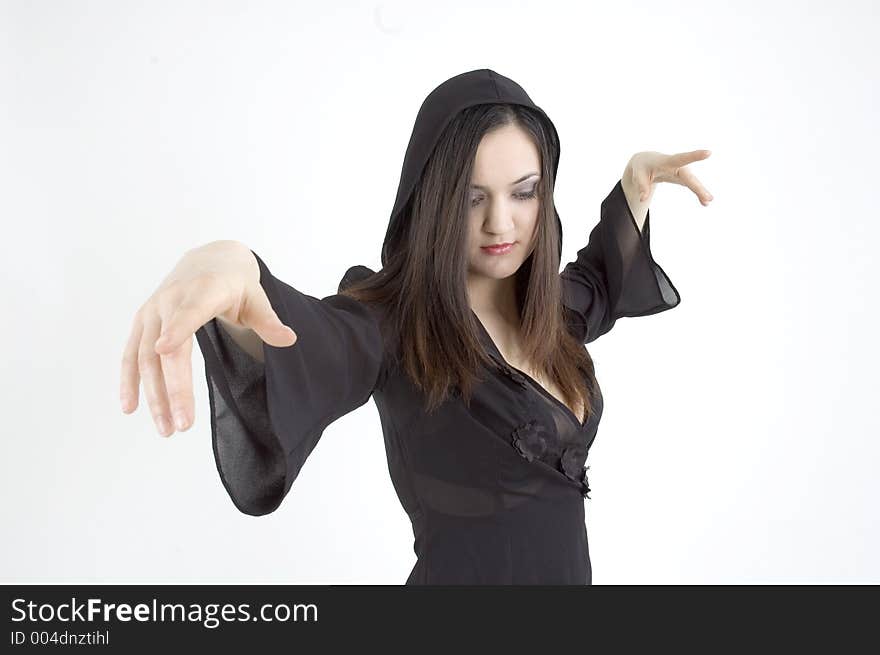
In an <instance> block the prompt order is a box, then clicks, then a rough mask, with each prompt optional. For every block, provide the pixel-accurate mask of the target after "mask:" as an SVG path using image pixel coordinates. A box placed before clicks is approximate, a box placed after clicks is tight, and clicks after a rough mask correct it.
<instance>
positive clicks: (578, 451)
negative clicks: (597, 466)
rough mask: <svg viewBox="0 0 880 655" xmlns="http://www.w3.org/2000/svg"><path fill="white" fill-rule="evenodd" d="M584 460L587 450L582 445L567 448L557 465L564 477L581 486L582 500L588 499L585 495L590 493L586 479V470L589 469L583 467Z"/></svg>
mask: <svg viewBox="0 0 880 655" xmlns="http://www.w3.org/2000/svg"><path fill="white" fill-rule="evenodd" d="M586 459H587V450H586V448H584V447H583V446H582V445H576V446H568V447H567V448H566V449H565V450H563V451H562V457H561V458H560V461H559V463H560V465H561V467H562V471H563V473H565V475H566V476H568V477H569V478H571V479H572V480H574V481H575V482H579V483H580V484H581V495H582V496H583V497H584V498H589V496H588V495H587V494H589V493H590V483H589V479H588V478H587V469H589V468H590V467H589V466H584V462H585V461H586Z"/></svg>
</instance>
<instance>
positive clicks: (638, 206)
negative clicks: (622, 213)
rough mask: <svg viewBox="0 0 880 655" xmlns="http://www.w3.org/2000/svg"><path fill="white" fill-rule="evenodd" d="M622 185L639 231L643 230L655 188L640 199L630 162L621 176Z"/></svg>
mask: <svg viewBox="0 0 880 655" xmlns="http://www.w3.org/2000/svg"><path fill="white" fill-rule="evenodd" d="M620 185H621V186H622V187H623V193H624V195H625V196H626V202H627V204H628V205H629V209H630V211H631V212H632V215H633V218H635V219H636V225H638V227H639V232H641V231H642V228H643V227H644V225H645V219H646V218H647V216H648V207H649V206H650V204H651V196H652V195H653V189H652V190H651V193H650V194H648V197H647V198H645V200H644V201H642V200H640V199H639V187H638V185H637V184H636V183H635V182H633V179H632V167H631V166H630V165H629V164H627V165H626V169H625V170H624V172H623V176H622V177H621V178H620Z"/></svg>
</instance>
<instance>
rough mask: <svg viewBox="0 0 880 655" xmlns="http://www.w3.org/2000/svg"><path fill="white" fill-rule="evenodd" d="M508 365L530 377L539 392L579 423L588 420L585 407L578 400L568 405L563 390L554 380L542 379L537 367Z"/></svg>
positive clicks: (511, 363)
mask: <svg viewBox="0 0 880 655" xmlns="http://www.w3.org/2000/svg"><path fill="white" fill-rule="evenodd" d="M507 363H508V364H510V365H511V366H513V367H514V368H516V369H518V370H519V371H521V372H522V373H525V374H526V375H528V376H529V378H530V380H529V381H530V382H531V383H532V384H533V385H534V386H536V387H537V388H538V389H539V391H541V392H542V393H544V394H545V395H547V396H550V397H552V398H553V399H554V400H556V402H557V403H558V404H559V405H561V406H562V407H566V408H567V409H568V410H569V411H570V412H571V413H572V414H573V415H574V416H575V417H576V418H577V420H578V422H579V423H581V424H582V423H583V422H584V421H585V420H586V417H585V416H584V405H583V403H582V402H580V400H579V399H578V402H577V403H576V404H574V405H572V404H570V403H567V402H566V401H565V397H564V395H563V393H562V389H561V388H560V387H559V385H558V384H556V383H555V382H554V381H553V380H550V379H548V378H545V377H542V376H540V375H539V374H538V372H537V370H536V368H535V367H532V366H528V365H519V364H515V363H513V362H510V361H508V362H507Z"/></svg>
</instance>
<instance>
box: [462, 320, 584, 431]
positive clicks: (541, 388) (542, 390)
mask: <svg viewBox="0 0 880 655" xmlns="http://www.w3.org/2000/svg"><path fill="white" fill-rule="evenodd" d="M471 314H473V316H474V320H475V321H476V322H477V326H478V327H479V329H480V331H481V332H482V333H483V336H484V337H485V338H486V342H487V344H488V345H489V346H490V347H491V348H492V350H493V351H494V352H495V354H496V355H497V356H498V359H499V360H501V362H502V363H503V364H504V365H505V366H508V367H510V369H511V370H513V371H516V372H517V373H519V374H520V375H522V376H523V377H524V378H526V379H527V380H529V382H531V384H532V386H533V387H535V389H537V390H538V391H539V392H540V393H541V394H543V395H544V396H546V397H547V399H548V400H550V401H551V402H553V403H555V404H556V405H557V406H558V407H559V408H560V409H561V410H562V411H564V412H565V413H566V415H568V417H569V418H570V419H571V420H572V421H574V424H575V425H576V426H577V428H578V430H583V429H584V427H585V426H586V425H587V422H586V421H583V422H581V420H580V419H579V418H578V417H577V415H576V414H575V413H574V412H573V411H571V407H569V406H568V405H566V404H565V403H564V402H562V401H561V400H559V398H557V397H556V396H554V395H553V394H552V393H550V392H549V391H548V390H547V389H546V388H545V387H544V385H543V384H541V383H540V382H538V381H537V380H536V379H535V378H533V377H532V376H531V375H529V374H528V373H526V372H525V371H521V370H520V369H518V368H517V367H516V366H514V365H513V364H511V363H510V362H508V361H507V360H506V359H505V358H504V355H502V354H501V349H500V348H498V346H497V345H496V343H495V340H494V339H493V338H492V335H491V334H489V330H487V329H486V326H485V325H483V321H481V320H480V317H479V316H477V313H476V312H475V311H474V310H473V309H471Z"/></svg>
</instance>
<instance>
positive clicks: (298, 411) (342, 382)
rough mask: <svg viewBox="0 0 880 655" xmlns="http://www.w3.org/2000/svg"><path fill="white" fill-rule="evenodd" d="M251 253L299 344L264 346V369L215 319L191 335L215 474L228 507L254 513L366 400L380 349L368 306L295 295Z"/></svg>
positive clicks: (272, 501)
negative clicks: (199, 363) (201, 362)
mask: <svg viewBox="0 0 880 655" xmlns="http://www.w3.org/2000/svg"><path fill="white" fill-rule="evenodd" d="M251 252H253V251H251ZM253 254H254V257H256V259H257V262H258V263H259V267H260V285H261V286H262V288H263V289H264V291H265V292H266V295H267V296H268V298H269V301H270V302H271V305H272V309H273V310H274V311H275V312H276V313H277V314H278V317H279V318H280V319H281V321H282V322H283V323H284V324H285V325H287V326H289V327H291V328H292V329H293V330H294V332H296V334H297V341H296V343H294V344H293V345H292V346H288V347H274V346H270V345H269V344H267V343H265V342H261V344H262V351H263V358H264V361H263V362H261V361H259V360H257V359H256V358H254V357H252V356H251V355H250V354H249V353H248V352H246V351H245V350H244V349H243V348H242V347H241V346H239V345H238V343H237V342H236V341H235V340H234V339H233V338H232V336H231V335H230V334H229V333H228V332H227V331H226V330H225V329H224V328H223V326H222V324H220V323H219V322H218V321H217V319H216V318H215V319H212V320H211V321H209V322H208V323H206V324H205V325H203V326H202V327H201V328H199V329H198V330H197V331H196V338H197V341H198V345H199V348H200V350H201V352H202V355H203V357H204V359H205V377H206V380H207V384H208V398H209V402H210V414H211V416H210V418H211V434H212V444H213V451H214V459H215V462H216V465H217V471H218V472H219V474H220V478H221V480H222V482H223V485H224V487H225V488H226V491H227V492H228V493H229V496H230V498H231V499H232V502H233V503H234V504H235V506H236V507H237V508H238V509H239V510H240V511H242V512H244V513H245V514H250V515H253V516H260V515H263V514H268V513H270V512H272V511H274V510H275V509H277V508H278V506H279V505H280V504H281V501H282V500H283V499H284V497H285V496H286V495H287V493H288V491H289V490H290V487H291V485H292V484H293V481H294V480H295V479H296V477H297V475H298V474H299V472H300V469H301V468H302V466H303V464H304V462H305V461H306V458H307V457H308V456H309V454H310V453H311V452H312V450H313V449H314V448H315V446H316V445H317V443H318V440H319V439H320V437H321V435H322V433H323V431H324V429H325V428H326V427H327V426H328V425H329V424H330V423H332V422H333V421H335V420H336V419H338V418H339V417H341V416H343V415H345V414H347V413H348V412H351V411H352V410H354V409H356V408H358V407H360V406H361V405H363V404H364V403H366V402H367V400H368V399H369V398H370V397H371V395H372V393H373V390H374V389H375V388H376V385H377V384H378V383H379V379H380V373H381V372H382V367H383V359H384V348H383V341H382V337H381V333H380V328H379V322H378V315H377V314H376V313H375V310H374V309H373V308H371V307H368V306H367V305H365V304H364V303H361V302H359V301H357V300H355V299H353V298H349V297H348V296H344V295H341V294H340V293H337V294H335V295H332V296H327V297H325V298H322V299H318V298H315V297H313V296H309V295H307V294H305V293H302V292H300V291H298V290H297V289H295V288H293V287H292V286H290V285H288V284H286V283H285V282H283V281H282V280H280V279H278V278H276V277H275V276H273V275H272V273H271V272H270V271H269V268H268V267H267V266H266V264H265V262H263V260H262V259H261V258H260V257H259V255H257V253H255V252H254V253H253ZM355 268H363V267H355ZM352 270H354V269H349V272H348V273H346V278H343V282H342V283H340V291H341V290H342V288H343V286H344V284H345V280H346V279H347V278H349V277H350V274H351V272H352ZM366 270H368V269H366Z"/></svg>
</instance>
